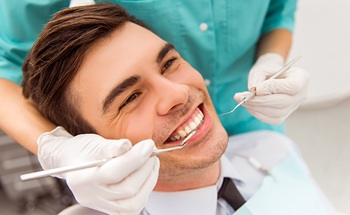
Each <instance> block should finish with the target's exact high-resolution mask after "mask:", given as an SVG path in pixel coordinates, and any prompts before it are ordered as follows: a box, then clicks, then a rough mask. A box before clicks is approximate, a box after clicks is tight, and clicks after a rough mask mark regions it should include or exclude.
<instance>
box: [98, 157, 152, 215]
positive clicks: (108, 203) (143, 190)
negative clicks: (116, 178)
mask: <svg viewBox="0 0 350 215" xmlns="http://www.w3.org/2000/svg"><path fill="white" fill-rule="evenodd" d="M151 159H154V162H153V161H152V162H150V163H152V168H151V171H150V172H149V171H147V173H148V174H147V177H146V180H144V181H143V182H144V183H142V184H141V186H140V187H139V188H138V189H133V191H132V192H131V193H134V192H135V191H136V192H135V193H134V194H133V195H130V196H128V197H125V198H122V199H115V200H112V199H109V200H104V204H105V205H104V208H108V209H109V210H111V211H116V210H118V212H125V213H126V214H137V213H139V212H140V211H141V210H142V208H144V206H145V204H146V202H147V200H148V197H149V195H150V194H151V192H152V191H153V188H154V186H155V185H156V183H157V179H158V173H159V159H158V158H156V157H153V158H151ZM128 180H129V178H128ZM135 180H137V176H136V175H135ZM133 182H135V181H133ZM133 182H131V181H130V183H126V184H123V185H122V184H118V185H111V189H113V190H118V189H120V188H121V187H122V186H123V187H126V186H128V187H133V186H135V184H136V183H134V184H133ZM123 183H124V182H123ZM131 189H132V188H131ZM131 193H130V194H131Z"/></svg>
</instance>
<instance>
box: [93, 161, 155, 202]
mask: <svg viewBox="0 0 350 215" xmlns="http://www.w3.org/2000/svg"><path fill="white" fill-rule="evenodd" d="M157 166H158V169H156V171H157V172H158V171H159V160H158V158H157V157H155V156H153V157H150V158H149V159H148V160H147V161H146V162H145V164H144V165H143V166H141V167H140V168H139V169H137V170H136V171H134V172H133V173H131V174H130V175H128V176H127V177H126V178H124V179H123V180H122V181H116V182H115V183H113V184H107V185H99V188H100V191H99V193H98V195H99V196H101V197H102V198H103V199H108V200H117V199H124V198H131V197H133V196H136V195H137V194H138V193H139V192H140V189H141V187H142V186H144V184H145V183H146V182H147V181H148V180H149V177H150V176H151V175H152V174H153V172H154V168H156V167H157ZM115 174H118V173H117V171H115ZM157 178H158V177H157ZM157 178H153V177H152V180H153V181H152V183H153V186H152V189H153V187H154V185H155V184H156V182H157Z"/></svg>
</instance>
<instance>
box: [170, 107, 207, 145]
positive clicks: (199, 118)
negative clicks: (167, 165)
mask: <svg viewBox="0 0 350 215" xmlns="http://www.w3.org/2000/svg"><path fill="white" fill-rule="evenodd" d="M203 118H204V115H203V113H202V112H201V111H199V113H198V114H197V116H196V117H194V118H193V121H192V122H190V123H189V124H188V125H187V126H185V127H184V130H179V131H178V132H177V135H176V136H174V137H171V138H170V140H171V141H176V140H179V139H181V138H184V137H186V136H187V135H188V134H189V133H191V132H192V131H193V130H194V129H196V128H197V127H198V126H199V125H200V124H201V123H202V120H203Z"/></svg>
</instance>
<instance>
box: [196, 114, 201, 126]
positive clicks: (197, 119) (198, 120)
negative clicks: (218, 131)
mask: <svg viewBox="0 0 350 215" xmlns="http://www.w3.org/2000/svg"><path fill="white" fill-rule="evenodd" d="M194 122H195V123H196V124H197V125H199V124H200V123H201V120H200V119H199V118H198V116H196V117H195V118H194Z"/></svg>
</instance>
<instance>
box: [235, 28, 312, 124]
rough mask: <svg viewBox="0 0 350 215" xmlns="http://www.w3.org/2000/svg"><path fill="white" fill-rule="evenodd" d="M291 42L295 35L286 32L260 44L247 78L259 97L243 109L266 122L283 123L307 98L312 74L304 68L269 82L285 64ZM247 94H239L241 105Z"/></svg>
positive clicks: (274, 33) (266, 37)
mask: <svg viewBox="0 0 350 215" xmlns="http://www.w3.org/2000/svg"><path fill="white" fill-rule="evenodd" d="M291 43H292V33H291V32H290V31H288V30H283V29H276V30H273V31H271V32H269V33H267V34H266V35H264V36H263V37H262V38H261V40H260V42H259V48H258V51H257V56H258V59H257V61H256V63H255V64H254V65H253V67H252V69H251V70H250V72H249V77H248V89H249V90H252V89H256V96H255V97H254V98H253V99H251V100H249V101H248V102H247V103H245V104H244V105H243V106H245V107H246V108H247V110H248V111H249V112H250V113H251V114H252V115H253V116H255V117H256V118H257V119H259V120H261V121H263V122H267V123H270V124H280V123H282V122H283V121H284V120H285V119H286V118H287V117H288V116H289V115H290V114H291V113H293V112H294V111H295V110H296V109H297V108H298V107H299V106H300V104H301V103H302V102H303V101H304V100H305V98H306V91H307V87H308V82H309V75H308V73H306V72H305V71H304V70H303V69H300V68H291V69H289V70H288V71H287V72H285V73H284V74H283V75H281V76H280V77H279V78H277V79H273V80H269V81H266V79H268V78H269V77H270V76H272V75H273V74H274V73H275V72H276V71H277V70H278V69H280V68H281V67H282V66H283V65H284V63H285V59H286V57H287V56H288V52H289V49H290V46H291ZM247 93H248V92H242V93H236V94H235V96H234V99H235V100H236V101H237V102H240V101H241V100H242V98H243V97H244V96H246V95H247Z"/></svg>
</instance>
